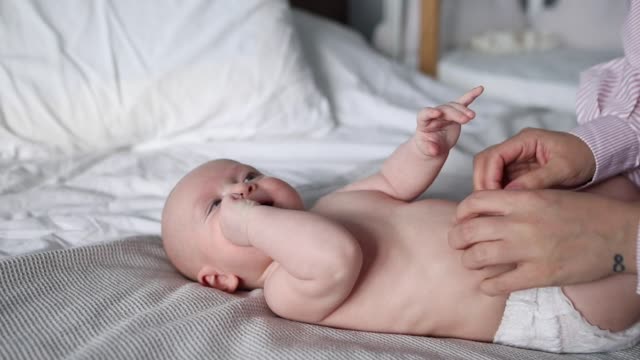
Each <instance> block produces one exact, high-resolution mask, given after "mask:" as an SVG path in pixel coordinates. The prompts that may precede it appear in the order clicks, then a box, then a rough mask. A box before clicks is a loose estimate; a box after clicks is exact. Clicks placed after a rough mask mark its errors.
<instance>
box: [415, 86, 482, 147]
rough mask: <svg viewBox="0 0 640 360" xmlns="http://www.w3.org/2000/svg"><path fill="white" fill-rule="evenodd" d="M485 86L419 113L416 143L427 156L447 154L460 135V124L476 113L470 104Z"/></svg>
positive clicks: (466, 121) (469, 119)
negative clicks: (470, 107)
mask: <svg viewBox="0 0 640 360" xmlns="http://www.w3.org/2000/svg"><path fill="white" fill-rule="evenodd" d="M482 91H484V88H483V87H482V86H478V87H475V88H473V89H471V90H470V91H469V92H467V93H466V94H464V95H462V96H461V97H460V98H459V99H458V100H456V101H452V102H450V103H447V104H444V105H440V106H438V107H435V108H430V107H428V108H424V109H422V110H420V112H419V113H418V125H417V128H416V137H415V139H416V145H417V146H418V149H419V150H420V151H421V152H422V153H423V154H424V155H425V156H429V157H431V156H438V155H442V154H446V153H448V152H449V150H450V149H451V148H452V147H453V146H454V145H455V144H456V142H457V141H458V137H459V136H460V125H461V124H466V123H468V122H469V121H471V119H473V118H474V117H475V116H476V114H475V113H474V112H473V111H471V110H470V109H469V108H467V106H469V105H470V104H471V103H472V102H473V101H474V100H475V99H476V98H477V97H478V96H480V94H482Z"/></svg>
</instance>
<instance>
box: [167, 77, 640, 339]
mask: <svg viewBox="0 0 640 360" xmlns="http://www.w3.org/2000/svg"><path fill="white" fill-rule="evenodd" d="M482 91H483V89H482V87H477V88H475V89H473V90H471V91H469V92H468V93H466V94H465V95H463V96H462V97H461V98H459V99H458V100H457V101H456V102H450V103H448V104H444V105H440V106H438V107H436V108H425V109H423V110H421V111H420V112H419V114H418V120H417V129H416V133H415V134H414V136H413V137H412V138H411V139H409V140H408V141H407V142H406V143H404V144H402V145H400V146H399V147H398V148H397V149H396V151H395V152H394V153H393V154H392V155H391V156H390V157H389V158H388V159H387V160H386V161H385V162H384V164H383V165H382V168H381V170H380V172H378V173H377V174H375V175H372V176H370V177H368V178H365V179H363V180H360V181H356V182H354V183H352V184H349V185H347V186H345V187H344V188H342V189H339V190H337V191H335V192H333V193H330V194H328V195H326V196H324V197H322V198H321V199H320V200H318V202H317V203H316V204H315V206H314V207H313V208H311V209H310V210H308V211H305V209H304V208H303V204H302V200H301V198H300V196H299V195H298V193H297V192H296V191H295V190H294V189H293V188H292V187H291V186H290V185H288V184H287V183H286V182H284V181H282V180H279V179H276V178H273V177H268V176H265V175H263V174H261V173H260V172H259V171H258V170H256V169H255V168H253V167H251V166H249V165H245V164H241V163H238V162H235V161H232V160H215V161H210V162H207V163H205V164H203V165H201V166H199V167H198V168H196V169H195V170H193V171H191V172H190V173H189V174H187V175H186V176H185V177H184V178H183V179H181V180H180V181H179V182H178V184H177V185H176V187H175V188H174V189H173V191H172V192H171V194H170V195H169V198H168V199H167V202H166V205H165V208H164V211H163V215H162V238H163V243H164V247H165V250H166V252H167V255H168V257H169V259H170V260H171V262H172V263H173V264H174V265H175V267H176V268H177V269H178V270H179V271H180V272H181V273H182V274H184V275H185V276H186V277H188V278H190V279H192V280H195V281H198V282H199V283H201V284H202V285H204V286H209V287H212V288H215V289H219V290H222V291H226V292H234V291H236V290H238V289H246V290H248V289H255V288H264V296H265V298H266V302H267V304H268V305H269V307H270V308H271V309H272V311H273V312H274V313H276V314H277V315H279V316H281V317H284V318H287V319H292V320H297V321H303V322H308V323H315V324H320V325H325V326H331V327H336V328H345V329H356V330H364V331H375V332H386V333H401V334H413V335H430V336H438V337H455V338H463V339H471V340H479V341H486V342H491V341H493V342H497V343H502V344H508V345H514V346H521V347H528V348H533V349H540V350H545V351H554V352H599V351H611V350H616V349H621V348H625V347H629V346H632V345H634V344H635V343H637V341H638V340H639V339H640V323H638V320H639V319H640V297H639V296H636V295H635V293H634V290H635V281H636V280H635V276H632V275H616V276H612V277H609V278H607V279H604V280H600V281H597V282H593V283H589V284H584V285H576V286H566V287H564V288H562V289H560V288H544V289H532V290H524V291H519V292H515V293H513V294H511V295H510V297H509V298H508V297H506V296H495V297H491V296H487V295H484V294H483V293H482V292H481V291H480V289H479V284H480V282H481V281H482V280H483V279H485V278H488V277H491V276H493V275H495V274H497V273H501V272H502V271H504V268H502V269H501V268H485V269H482V270H475V271H470V270H467V269H466V268H465V267H464V266H463V265H462V263H461V260H460V258H461V252H460V251H459V250H454V249H452V248H451V247H449V245H448V241H447V235H448V231H449V228H450V226H451V224H453V222H454V221H455V214H456V204H455V203H453V202H451V201H443V200H432V199H427V200H419V201H413V200H415V199H416V198H417V197H418V196H420V195H421V194H422V193H423V192H424V191H425V190H426V189H427V188H428V187H429V185H430V184H431V183H432V182H433V180H434V178H435V177H436V176H437V174H438V173H439V171H440V169H441V168H442V165H443V164H444V162H445V160H446V158H447V155H448V153H449V150H450V149H451V148H452V147H453V146H454V144H455V143H456V141H457V140H458V137H459V135H460V128H461V125H462V124H465V123H467V122H469V121H470V120H471V119H472V118H473V117H474V116H475V113H474V112H473V111H471V110H470V109H469V108H468V106H469V104H471V103H472V102H473V101H474V100H475V98H476V97H478V96H479V95H480V94H481V93H482ZM615 181H621V180H620V179H616V180H615ZM614 185H615V186H616V188H617V189H620V186H619V185H620V184H614ZM606 186H607V185H606V184H605V185H602V186H601V187H599V188H598V189H596V191H599V192H606V191H607V189H606ZM623 186H629V184H624V185H623ZM625 189H627V190H625V193H624V196H626V195H627V194H628V193H631V192H633V195H634V196H637V192H636V190H635V189H634V188H633V187H632V186H629V187H628V188H625ZM592 196H601V195H592ZM534 317H535V319H534V320H532V319H533V318H534ZM525 324H527V325H525ZM531 325H534V326H533V327H532V326H531ZM605 329H606V330H605Z"/></svg>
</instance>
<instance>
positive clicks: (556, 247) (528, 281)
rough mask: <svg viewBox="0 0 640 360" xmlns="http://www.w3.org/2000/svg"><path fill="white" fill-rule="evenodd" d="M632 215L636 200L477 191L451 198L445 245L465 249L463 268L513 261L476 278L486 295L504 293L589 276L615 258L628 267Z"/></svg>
mask: <svg viewBox="0 0 640 360" xmlns="http://www.w3.org/2000/svg"><path fill="white" fill-rule="evenodd" d="M480 214H482V215H491V216H478V215H480ZM638 218H640V205H638V203H637V202H624V201H619V200H614V199H610V198H606V197H603V196H600V195H594V194H589V193H578V192H570V191H562V190H536V191H502V190H487V191H478V192H475V193H473V194H472V195H470V196H469V197H467V198H466V199H465V200H464V201H462V202H461V203H460V204H459V206H458V209H457V214H456V224H455V225H454V226H453V227H452V228H451V230H450V232H449V244H450V245H451V246H452V247H453V248H455V249H466V250H465V251H464V253H463V255H462V263H463V264H464V266H465V267H467V268H469V269H481V268H485V267H490V266H495V265H505V264H516V265H517V266H516V267H515V268H514V267H512V268H511V269H512V270H510V271H506V272H502V273H500V274H498V275H496V276H494V277H492V278H488V279H485V280H484V281H483V282H482V283H481V289H482V291H483V292H485V293H486V294H489V295H497V294H506V293H509V292H511V291H515V290H520V289H527V288H532V287H542V286H552V285H567V284H574V283H581V282H586V281H591V280H596V279H599V278H602V277H605V276H608V275H610V274H612V273H613V272H614V269H615V270H622V265H623V266H624V268H625V269H624V270H625V271H626V272H631V273H636V271H637V269H636V261H635V260H636V243H635V240H636V236H637V228H638ZM617 255H620V256H621V257H617Z"/></svg>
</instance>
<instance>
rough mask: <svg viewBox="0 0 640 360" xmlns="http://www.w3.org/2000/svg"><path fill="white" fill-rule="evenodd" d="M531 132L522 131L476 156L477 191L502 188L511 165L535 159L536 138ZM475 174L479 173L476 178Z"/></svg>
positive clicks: (475, 183) (475, 179) (475, 178)
mask: <svg viewBox="0 0 640 360" xmlns="http://www.w3.org/2000/svg"><path fill="white" fill-rule="evenodd" d="M530 134H531V132H526V131H522V132H520V133H518V134H516V135H515V136H513V137H511V138H509V139H507V140H505V141H504V142H502V143H500V144H498V145H495V146H492V147H490V148H488V149H486V150H485V151H482V152H481V153H479V154H478V155H476V157H475V159H474V188H475V190H486V189H490V190H495V189H501V188H502V178H503V176H504V169H505V167H507V166H508V165H509V164H511V163H513V162H515V161H518V160H522V161H528V160H529V159H532V158H535V156H536V153H535V149H536V147H535V138H532V137H531V135H530ZM475 173H478V175H477V176H475Z"/></svg>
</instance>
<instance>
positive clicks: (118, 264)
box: [0, 236, 640, 359]
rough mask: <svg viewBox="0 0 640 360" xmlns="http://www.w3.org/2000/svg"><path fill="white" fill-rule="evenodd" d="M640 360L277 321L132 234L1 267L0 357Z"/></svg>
mask: <svg viewBox="0 0 640 360" xmlns="http://www.w3.org/2000/svg"><path fill="white" fill-rule="evenodd" d="M58 358H65V359H76V358H81V359H85V358H91V359H204V358H207V359H229V358H231V359H234V358H239V359H252V358H260V359H324V358H327V359H381V358H402V359H640V346H636V347H635V348H633V349H630V350H627V351H621V352H617V353H612V354H591V355H557V354H549V353H544V352H537V351H530V350H523V349H517V348H512V347H507V346H500V345H495V344H484V343H478V342H472V341H464V340H454V339H438V338H429V337H420V336H408V335H389V334H377V333H368V332H359V331H350V330H337V329H332V328H327V327H322V326H317V325H310V324H303V323H298V322H293V321H288V320H285V319H281V318H278V317H276V316H275V315H274V314H273V313H272V312H271V311H269V309H268V307H267V305H266V303H265V301H264V298H263V296H262V292H261V291H260V290H256V291H252V292H250V293H244V294H239V295H229V294H225V293H222V292H219V291H217V290H213V289H209V288H205V287H202V286H200V285H199V284H196V283H193V282H191V281H189V280H186V279H185V278H183V277H182V276H180V275H179V274H178V273H177V272H176V271H175V270H174V269H173V268H172V267H171V265H170V264H169V262H168V261H167V258H166V257H165V254H164V251H163V250H162V246H161V243H160V239H159V238H158V237H155V236H147V237H134V238H129V239H124V240H120V241H114V242H107V243H100V244H96V245H92V246H86V247H79V248H72V249H65V250H58V251H51V252H45V253H39V254H33V255H26V256H20V257H14V258H8V259H5V260H3V261H0V359H58Z"/></svg>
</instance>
